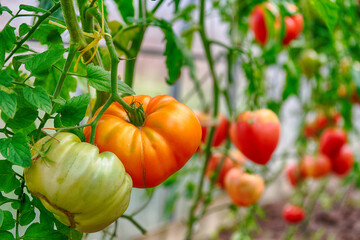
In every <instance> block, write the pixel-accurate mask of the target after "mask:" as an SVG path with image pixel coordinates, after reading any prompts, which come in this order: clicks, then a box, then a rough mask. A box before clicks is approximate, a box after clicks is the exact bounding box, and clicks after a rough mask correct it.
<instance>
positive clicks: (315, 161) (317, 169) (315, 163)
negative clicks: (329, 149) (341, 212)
mask: <svg viewBox="0 0 360 240" xmlns="http://www.w3.org/2000/svg"><path fill="white" fill-rule="evenodd" d="M300 168H301V172H302V174H303V175H304V176H305V177H311V178H322V177H324V176H326V175H328V174H329V173H330V172H331V160H330V158H328V157H327V156H326V155H324V154H319V155H317V156H309V155H307V156H305V157H304V158H303V159H302V161H301V163H300Z"/></svg>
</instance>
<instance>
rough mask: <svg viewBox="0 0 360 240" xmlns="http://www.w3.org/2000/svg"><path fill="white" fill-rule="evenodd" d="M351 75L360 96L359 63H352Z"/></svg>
mask: <svg viewBox="0 0 360 240" xmlns="http://www.w3.org/2000/svg"><path fill="white" fill-rule="evenodd" d="M351 76H352V78H353V79H354V82H355V85H356V90H357V94H358V95H359V96H360V64H354V66H353V67H352V68H351Z"/></svg>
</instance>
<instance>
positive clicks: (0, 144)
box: [0, 133, 31, 189]
mask: <svg viewBox="0 0 360 240" xmlns="http://www.w3.org/2000/svg"><path fill="white" fill-rule="evenodd" d="M0 153H1V154H2V155H3V156H4V157H5V158H7V159H8V160H9V161H10V162H12V163H13V164H16V165H19V166H22V167H29V166H30V165H31V153H30V147H29V146H28V141H27V140H26V137H25V136H24V135H23V134H20V133H17V134H15V135H14V136H12V137H10V138H2V139H0ZM0 164H2V165H3V166H6V161H0ZM0 166H1V165H0ZM10 169H11V167H10ZM0 171H1V172H0V174H1V173H2V174H5V177H7V178H6V179H8V178H9V176H8V175H9V174H11V173H12V172H11V171H10V170H9V168H7V169H5V168H4V169H3V168H0ZM2 176H4V175H2ZM12 181H14V180H12ZM12 183H13V182H12ZM2 187H3V186H2V185H0V188H2ZM14 189H15V188H14Z"/></svg>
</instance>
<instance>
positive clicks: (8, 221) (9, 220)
mask: <svg viewBox="0 0 360 240" xmlns="http://www.w3.org/2000/svg"><path fill="white" fill-rule="evenodd" d="M3 214H4V220H3V224H2V225H1V227H0V230H10V229H13V228H14V227H15V220H14V218H13V215H12V214H11V212H9V211H3ZM0 236H1V235H0ZM0 239H1V240H2V238H0Z"/></svg>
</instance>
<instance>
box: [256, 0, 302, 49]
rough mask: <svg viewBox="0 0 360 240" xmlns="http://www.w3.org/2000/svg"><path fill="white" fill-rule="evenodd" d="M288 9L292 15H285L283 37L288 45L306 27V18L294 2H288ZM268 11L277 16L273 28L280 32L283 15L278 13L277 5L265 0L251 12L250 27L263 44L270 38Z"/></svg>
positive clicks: (283, 41) (283, 40)
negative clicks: (267, 20)
mask: <svg viewBox="0 0 360 240" xmlns="http://www.w3.org/2000/svg"><path fill="white" fill-rule="evenodd" d="M287 8H288V11H289V12H291V13H292V15H291V16H285V17H284V24H285V34H284V37H283V39H282V44H283V45H288V44H289V43H290V42H291V41H292V40H294V39H296V38H297V37H298V36H299V35H300V34H301V32H302V30H303V27H304V19H303V17H302V15H301V14H300V13H297V12H296V11H297V7H296V6H295V5H293V4H288V6H287ZM267 11H269V12H271V13H272V14H273V15H274V16H275V22H274V26H273V28H274V29H275V30H276V31H277V32H279V31H280V29H281V16H280V15H279V14H277V9H276V6H275V5H273V4H272V3H269V2H265V3H262V4H259V5H256V6H255V7H254V9H253V10H252V12H251V14H250V28H251V30H252V31H253V33H254V35H255V40H256V41H257V42H259V43H260V44H262V45H265V44H266V43H267V42H268V40H269V30H268V29H269V27H271V26H267V22H266V14H268V13H267Z"/></svg>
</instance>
